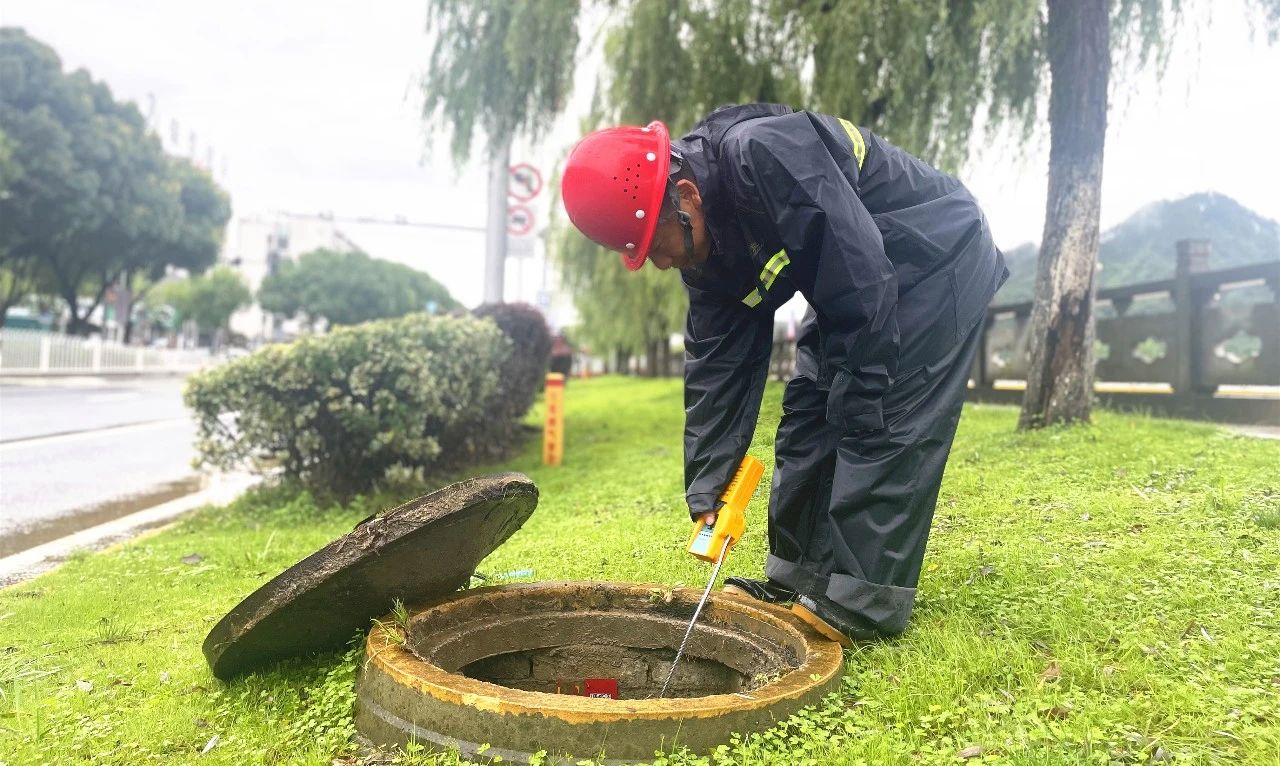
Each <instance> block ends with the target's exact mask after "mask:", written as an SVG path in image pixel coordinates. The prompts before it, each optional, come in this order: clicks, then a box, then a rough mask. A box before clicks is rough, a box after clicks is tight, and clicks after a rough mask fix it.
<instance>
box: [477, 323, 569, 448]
mask: <svg viewBox="0 0 1280 766" xmlns="http://www.w3.org/2000/svg"><path fill="white" fill-rule="evenodd" d="M472 313H473V314H474V315H475V316H477V317H480V318H481V319H492V320H493V321H494V322H495V323H496V324H497V325H498V327H499V328H501V329H502V332H503V333H505V334H506V336H507V337H508V338H510V339H511V343H512V350H511V356H510V357H508V358H507V361H506V363H505V364H503V365H502V373H501V375H502V383H503V387H504V388H505V389H506V391H507V394H506V398H505V399H504V401H503V403H502V404H501V405H500V407H501V414H502V417H503V418H504V419H506V420H507V422H510V423H512V424H513V425H514V424H515V423H516V422H518V421H519V420H520V418H521V417H523V416H524V413H526V412H528V411H529V405H531V404H533V400H534V397H536V396H537V395H538V392H539V391H541V390H542V387H543V382H544V381H545V380H546V375H547V360H548V359H549V358H550V356H551V331H550V330H549V329H547V320H545V319H543V318H542V312H540V311H538V310H537V309H536V308H534V307H533V306H530V305H529V304H527V303H485V304H483V305H481V306H479V307H477V308H476V309H475V311H473V312H472Z"/></svg>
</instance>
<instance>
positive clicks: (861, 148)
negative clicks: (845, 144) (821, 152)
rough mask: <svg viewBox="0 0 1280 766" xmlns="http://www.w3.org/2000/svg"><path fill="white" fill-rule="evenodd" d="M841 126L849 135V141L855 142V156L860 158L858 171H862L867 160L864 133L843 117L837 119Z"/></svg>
mask: <svg viewBox="0 0 1280 766" xmlns="http://www.w3.org/2000/svg"><path fill="white" fill-rule="evenodd" d="M836 119H838V120H840V124H841V125H843V126H844V132H846V133H848V134H849V140H850V141H852V142H853V156H854V157H857V158H858V170H862V163H863V161H865V160H866V159H867V142H866V141H863V140H862V133H861V131H859V130H858V129H857V128H856V127H854V125H853V123H852V122H849V121H848V120H846V119H845V118H843V117H837V118H836Z"/></svg>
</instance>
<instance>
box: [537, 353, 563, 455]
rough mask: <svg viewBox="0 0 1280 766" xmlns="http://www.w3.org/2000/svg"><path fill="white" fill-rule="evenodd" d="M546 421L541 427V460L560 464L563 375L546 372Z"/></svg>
mask: <svg viewBox="0 0 1280 766" xmlns="http://www.w3.org/2000/svg"><path fill="white" fill-rule="evenodd" d="M546 402H547V421H546V423H545V424H544V425H543V428H542V462H543V464H544V465H560V460H561V458H563V457H564V375H563V374H561V373H558V372H549V373H547V387H546Z"/></svg>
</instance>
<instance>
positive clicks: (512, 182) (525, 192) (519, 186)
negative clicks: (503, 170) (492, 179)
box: [507, 162, 542, 202]
mask: <svg viewBox="0 0 1280 766" xmlns="http://www.w3.org/2000/svg"><path fill="white" fill-rule="evenodd" d="M510 173H511V177H510V179H509V180H508V183H507V193H508V194H510V195H511V196H512V197H515V198H516V199H517V200H519V201H520V202H528V201H529V200H531V199H533V198H534V197H536V196H538V192H540V191H542V174H541V173H539V172H538V169H537V168H535V167H534V166H532V165H530V164H529V163H527V162H521V163H520V164H518V165H512V166H511V168H510Z"/></svg>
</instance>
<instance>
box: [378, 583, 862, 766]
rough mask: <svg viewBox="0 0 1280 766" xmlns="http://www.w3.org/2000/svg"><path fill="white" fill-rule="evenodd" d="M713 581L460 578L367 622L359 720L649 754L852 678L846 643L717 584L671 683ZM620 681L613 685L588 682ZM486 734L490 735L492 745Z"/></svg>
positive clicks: (719, 735) (771, 719)
mask: <svg viewBox="0 0 1280 766" xmlns="http://www.w3.org/2000/svg"><path fill="white" fill-rule="evenodd" d="M700 595H701V591H697V590H693V589H677V590H674V591H671V590H665V589H662V588H661V587H652V586H645V585H631V584H622V583H539V584H530V585H510V586H503V587H496V588H483V589H479V590H472V591H465V592H463V593H460V594H454V595H452V596H450V597H447V598H445V599H443V600H440V601H437V602H434V603H432V604H430V605H427V606H425V607H423V608H421V609H419V610H417V611H415V612H413V613H412V614H411V616H410V618H409V620H408V621H407V624H395V623H392V622H387V621H383V622H381V623H380V624H378V625H376V626H375V627H374V629H373V630H371V631H370V633H369V636H368V639H367V643H366V658H365V661H364V662H362V663H361V671H360V676H359V680H358V681H357V689H356V690H357V698H358V701H357V708H356V726H357V728H358V729H359V731H360V732H361V734H362V735H364V736H365V737H366V738H367V739H368V740H370V741H371V742H372V743H373V744H374V745H375V746H378V747H391V746H399V747H404V746H405V745H407V744H408V743H410V742H418V743H421V744H424V745H429V746H431V745H434V746H439V747H456V748H457V749H458V750H459V751H460V752H461V753H462V754H464V755H475V754H477V753H478V752H479V751H481V750H482V749H483V755H484V756H485V757H493V756H501V757H502V758H503V759H504V760H507V761H515V762H517V763H527V762H528V761H529V760H530V758H531V757H532V755H533V754H534V753H537V752H539V751H544V752H545V753H546V754H547V758H546V760H545V761H543V762H544V763H558V762H564V763H574V762H575V761H576V759H581V758H594V757H597V756H599V755H600V754H601V753H603V754H604V755H605V756H606V757H607V758H608V762H610V763H624V762H628V761H636V760H651V759H652V758H653V756H654V753H655V752H658V751H669V750H672V749H674V748H676V747H680V746H684V747H687V748H689V749H690V750H691V751H693V752H705V751H707V750H709V749H711V748H713V747H714V746H716V745H718V744H722V743H724V742H726V741H728V739H729V736H730V734H731V733H733V732H741V733H746V732H754V731H762V730H764V729H768V728H769V727H771V726H773V725H774V724H776V723H779V722H781V721H782V720H783V719H785V718H786V717H788V716H789V715H791V714H792V713H794V712H796V711H797V710H799V709H800V708H801V707H804V706H805V705H809V704H813V703H816V702H817V701H819V700H820V699H821V698H822V697H823V696H824V695H826V694H827V693H829V692H830V691H832V690H834V688H835V687H836V686H837V685H838V684H839V681H840V672H841V668H842V654H841V650H840V646H839V645H838V644H836V643H834V642H831V641H829V640H827V639H825V638H823V637H822V636H820V635H819V634H817V633H816V632H814V631H812V630H811V629H810V628H808V627H807V626H806V625H804V624H803V623H801V622H800V621H798V620H796V619H795V618H794V617H792V616H791V615H790V613H789V612H787V611H786V610H784V609H781V608H778V607H773V606H769V605H767V604H763V603H760V602H756V601H751V600H748V599H745V598H738V597H734V596H727V595H723V594H716V595H714V596H713V597H712V598H711V600H710V601H709V602H708V604H707V607H706V608H705V609H704V611H703V613H702V616H701V617H700V618H699V620H698V627H697V628H696V629H695V630H694V633H693V636H692V637H691V639H690V641H689V645H688V648H687V650H686V657H685V659H683V660H682V661H681V663H680V666H679V668H678V669H677V672H676V675H675V677H674V679H673V681H672V684H671V688H670V689H669V690H668V692H667V697H666V698H665V699H657V698H656V697H657V694H658V690H659V689H660V688H661V686H662V683H663V681H664V680H665V679H666V677H667V672H668V671H669V670H670V667H671V661H672V660H673V658H674V656H675V651H676V648H677V647H678V646H679V643H680V639H681V638H682V636H683V634H684V631H685V628H686V627H687V625H688V622H689V618H690V617H691V616H692V614H693V610H694V607H695V605H696V603H697V599H698V597H699V596H700ZM601 689H607V690H608V693H616V695H617V698H616V699H602V698H593V697H591V696H586V695H587V694H591V693H600V691H599V690H601ZM482 745H487V746H488V748H487V749H484V748H482Z"/></svg>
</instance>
